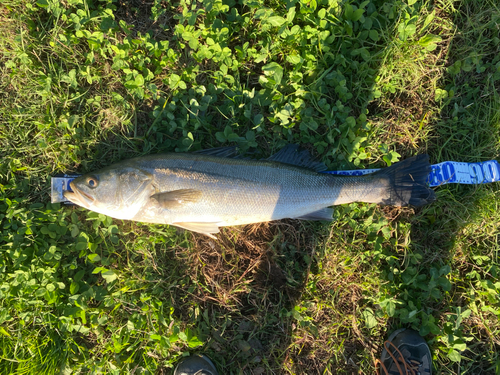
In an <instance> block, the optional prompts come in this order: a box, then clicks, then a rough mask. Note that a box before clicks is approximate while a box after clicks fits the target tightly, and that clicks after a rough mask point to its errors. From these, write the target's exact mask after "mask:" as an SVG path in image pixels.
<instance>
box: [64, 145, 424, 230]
mask: <svg viewBox="0 0 500 375" xmlns="http://www.w3.org/2000/svg"><path fill="white" fill-rule="evenodd" d="M297 155H298V156H300V157H297ZM277 156H278V157H276V158H274V159H273V158H271V160H245V159H237V158H228V157H221V156H217V155H210V154H209V155H206V154H196V153H192V154H175V153H174V154H160V155H149V156H144V157H139V158H135V159H131V160H127V161H123V162H120V163H117V164H114V165H112V166H109V167H106V168H104V169H102V170H101V171H99V172H96V173H91V174H87V175H84V176H82V177H79V178H78V179H75V180H74V181H73V182H72V183H71V188H72V190H73V193H67V194H66V197H67V198H68V199H69V200H71V201H72V202H74V203H76V204H79V205H81V206H84V207H86V208H88V209H90V210H93V211H96V212H100V213H103V214H106V215H109V216H111V217H115V218H119V219H129V220H136V221H141V222H147V223H161V224H172V225H176V226H179V227H183V228H187V229H190V230H193V231H197V232H201V233H205V234H208V235H210V234H211V233H217V232H218V228H219V227H221V226H232V225H241V224H250V223H256V222H265V221H270V220H279V219H283V218H303V219H313V220H331V217H332V209H331V208H328V207H329V206H332V205H336V204H342V203H350V202H370V203H386V204H395V205H406V204H415V205H420V204H425V203H426V202H427V201H430V200H432V199H433V191H432V190H430V189H428V188H427V187H426V186H425V180H423V181H421V180H422V178H421V176H420V177H419V181H413V180H414V177H413V175H416V174H419V175H420V174H423V175H425V177H426V176H427V175H428V173H429V163H428V161H427V159H425V160H423V159H422V158H420V159H419V160H418V161H415V162H411V160H410V162H409V163H408V162H407V164H408V166H407V167H406V168H403V169H404V171H403V172H404V175H405V176H407V175H408V172H410V174H413V175H412V176H411V178H410V185H411V186H410V187H407V186H404V189H402V190H401V189H400V187H398V186H396V185H397V181H392V180H394V176H391V173H375V174H371V175H366V176H358V177H348V176H334V175H329V174H323V173H319V172H317V171H316V170H321V169H324V168H323V165H321V164H319V163H314V162H312V161H311V160H310V157H309V155H308V154H305V153H304V151H299V150H298V148H297V147H296V146H293V145H292V146H288V147H287V148H285V149H284V150H282V151H280V153H278V154H277ZM287 159H291V162H293V164H295V165H292V164H287V163H285V162H283V161H286V160H287ZM415 163H416V164H418V165H415ZM297 164H298V165H297ZM308 166H313V167H314V168H315V169H316V170H314V169H311V168H307V167H308ZM393 167H396V165H395V166H393ZM393 167H391V168H393ZM415 167H417V171H415ZM393 169H394V170H397V171H398V173H397V176H400V175H401V173H399V169H401V168H393ZM387 170H389V172H390V168H386V169H385V171H386V172H387ZM417 172H418V173H417ZM397 176H396V177H397ZM391 178H392V180H391ZM397 178H399V177H397ZM397 178H396V179H397ZM405 183H406V184H408V181H406V182H405ZM400 185H401V184H400ZM403 185H404V184H403ZM398 188H399V189H400V190H401V191H397V189H398ZM414 190H415V191H414ZM412 199H413V202H412Z"/></svg>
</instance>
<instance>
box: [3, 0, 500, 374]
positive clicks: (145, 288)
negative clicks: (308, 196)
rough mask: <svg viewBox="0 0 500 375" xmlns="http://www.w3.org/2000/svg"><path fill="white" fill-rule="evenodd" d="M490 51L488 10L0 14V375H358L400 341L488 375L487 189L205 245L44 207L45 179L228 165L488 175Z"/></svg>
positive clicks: (494, 365)
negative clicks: (282, 163) (191, 365)
mask: <svg viewBox="0 0 500 375" xmlns="http://www.w3.org/2000/svg"><path fill="white" fill-rule="evenodd" d="M499 35H500V9H499V5H498V3H497V2H496V1H494V0H484V1H480V0H476V1H472V0H468V1H466V0H463V1H458V0H436V1H417V0H405V1H400V0H388V1H384V0H367V1H363V2H361V1H351V0H346V1H344V0H288V1H278V0H270V1H264V0H238V1H237V0H223V1H222V0H204V1H189V0H179V1H163V0H151V1H148V2H146V1H139V0H130V1H126V0H64V1H59V0H38V1H34V0H28V1H24V0H2V2H1V4H0V53H1V54H0V76H1V79H0V123H1V125H0V155H1V159H0V160H1V162H0V227H1V232H0V236H1V237H0V253H1V255H0V270H1V272H0V372H1V373H3V374H7V373H18V374H42V373H43V374H52V373H65V374H66V373H68V374H69V373H100V372H103V373H113V374H114V373H117V374H118V373H135V374H143V373H144V374H147V373H160V374H164V373H171V371H172V370H171V368H172V366H174V365H175V363H176V362H177V361H178V360H179V359H180V358H181V357H182V356H183V355H187V354H188V353H193V352H205V353H206V354H208V355H209V356H210V357H211V358H212V359H213V360H214V361H215V363H216V364H217V366H218V368H219V370H220V372H221V374H264V373H265V374H287V373H288V374H330V373H366V374H371V373H374V371H375V370H374V364H373V363H374V359H375V358H377V357H378V356H379V355H380V351H381V347H382V344H383V341H384V339H385V338H386V337H387V335H388V333H390V332H391V331H392V330H394V329H396V328H399V327H413V328H414V329H416V330H419V331H420V334H422V335H423V336H425V338H426V340H427V341H428V342H429V344H430V346H431V349H432V352H433V356H434V362H435V373H437V374H457V373H460V374H495V373H496V374H498V373H500V356H499V350H500V341H499V337H500V323H499V316H500V297H499V292H500V281H499V274H500V268H499V267H500V262H499V259H498V256H499V253H498V251H499V244H498V235H499V230H498V224H499V221H500V213H499V202H500V200H499V190H498V185H496V184H492V185H488V186H451V185H447V186H443V187H440V188H437V189H436V190H437V197H438V199H437V201H436V202H435V203H433V204H431V205H429V206H427V207H424V208H422V209H419V210H414V209H411V208H402V209H400V208H391V207H385V208H382V207H376V206H373V205H366V204H351V205H344V206H339V207H337V208H336V211H335V212H336V213H335V221H334V222H333V223H331V224H328V223H323V224H321V223H319V224H318V223H308V222H298V221H293V220H285V221H282V222H273V223H268V224H259V225H253V226H247V227H243V228H240V227H238V228H226V229H224V230H223V231H222V233H221V234H220V235H218V238H219V239H218V240H217V241H213V240H210V239H208V238H205V237H204V236H202V235H197V234H193V233H191V232H181V231H178V230H176V229H175V228H172V227H168V226H155V225H143V224H140V223H132V222H123V221H120V220H113V219H111V218H108V217H106V216H104V215H100V214H95V213H92V212H88V211H86V210H84V209H80V208H76V207H67V206H60V205H58V204H50V203H49V184H50V183H49V182H50V176H51V175H53V174H55V173H58V172H67V171H75V172H86V171H91V170H95V169H97V168H99V167H101V166H104V165H108V164H110V163H111V162H113V161H118V160H122V159H126V158H129V157H131V156H137V155H144V154H150V153H158V152H165V151H176V152H178V151H194V150H198V149H202V148H210V147H214V146H222V145H229V144H235V145H238V146H239V147H240V148H241V150H242V151H243V152H246V151H248V150H250V151H252V152H253V153H254V156H255V157H267V156H269V155H270V154H272V153H273V152H275V151H277V150H279V149H280V148H281V147H282V146H283V145H285V144H287V143H299V144H301V145H303V146H305V147H307V148H308V149H310V150H311V152H312V153H313V154H314V155H316V156H317V157H318V158H319V159H321V160H322V161H324V162H325V163H326V164H327V166H328V167H329V168H331V169H347V168H349V169H352V168H367V167H384V166H387V165H390V164H391V163H393V162H396V161H398V160H399V159H401V158H404V157H407V156H410V155H413V154H417V153H424V152H427V153H429V154H430V157H431V162H432V163H438V162H442V161H445V160H455V161H464V162H477V161H485V160H490V159H496V158H499V139H500V137H499V128H500V97H499V88H500V39H499Z"/></svg>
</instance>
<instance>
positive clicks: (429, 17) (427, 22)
mask: <svg viewBox="0 0 500 375" xmlns="http://www.w3.org/2000/svg"><path fill="white" fill-rule="evenodd" d="M434 17H436V10H435V9H434V10H433V11H432V12H431V13H429V14H428V15H427V17H425V21H424V24H423V26H422V30H421V32H422V31H424V30H425V29H426V28H427V26H429V25H430V24H431V22H432V21H433V20H434Z"/></svg>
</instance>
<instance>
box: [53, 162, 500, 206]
mask: <svg viewBox="0 0 500 375" xmlns="http://www.w3.org/2000/svg"><path fill="white" fill-rule="evenodd" d="M431 168H432V170H431V173H430V174H429V177H428V178H427V182H428V184H429V186H431V187H435V186H441V185H445V184H469V185H477V184H487V183H490V182H496V181H500V164H499V163H498V162H497V161H496V160H489V161H484V162H482V163H461V162H456V161H444V162H442V163H439V164H434V165H431ZM379 170H380V169H357V170H354V171H326V172H323V173H329V174H336V175H341V176H362V175H365V174H369V173H373V172H376V171H379ZM78 176H79V175H62V176H58V177H52V178H51V185H52V189H51V202H52V203H57V202H65V203H68V202H69V201H68V200H66V198H65V197H64V195H63V193H64V191H66V190H69V191H71V188H70V187H69V183H70V182H71V181H73V180H74V179H75V178H76V177H78Z"/></svg>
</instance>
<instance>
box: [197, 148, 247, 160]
mask: <svg viewBox="0 0 500 375" xmlns="http://www.w3.org/2000/svg"><path fill="white" fill-rule="evenodd" d="M194 153H195V154H202V155H210V156H219V157H221V158H238V157H239V156H240V155H239V154H238V148H237V147H236V146H227V147H214V148H208V149H206V150H199V151H196V152H194Z"/></svg>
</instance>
